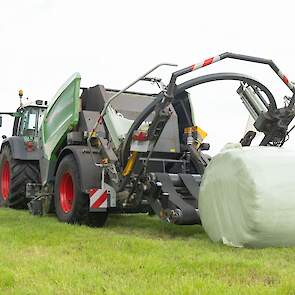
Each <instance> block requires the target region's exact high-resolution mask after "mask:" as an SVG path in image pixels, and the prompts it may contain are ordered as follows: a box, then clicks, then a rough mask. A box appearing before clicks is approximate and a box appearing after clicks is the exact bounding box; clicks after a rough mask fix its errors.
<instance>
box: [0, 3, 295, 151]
mask: <svg viewBox="0 0 295 295" xmlns="http://www.w3.org/2000/svg"><path fill="white" fill-rule="evenodd" d="M294 8H295V4H294V1H252V0H248V1H238V0H236V1H232V0H230V1H226V0H225V1H210V0H206V1H197V0H194V1H187V0H182V1H161V0H156V1H154V0H150V1H131V0H125V1H114V0H108V1H98V0H97V1H91V0H83V1H77V0H59V1H57V0H26V1H23V0H10V1H4V0H0V42H1V43H0V45H1V47H0V95H1V107H0V108H1V111H2V112H4V111H14V110H15V109H16V108H17V106H18V104H19V99H18V95H17V93H18V90H19V89H23V90H24V97H29V98H30V99H45V100H49V101H50V99H51V98H52V97H53V96H54V94H55V92H56V91H57V90H58V88H59V87H60V86H61V85H62V84H63V82H64V81H65V80H67V78H68V77H69V76H70V75H71V74H73V73H74V72H80V73H81V76H82V81H81V86H93V85H96V84H103V85H105V86H106V87H109V88H116V89H121V88H123V87H124V86H126V85H127V84H129V83H130V82H131V81H133V80H134V79H135V78H137V77H138V76H140V75H141V74H143V73H144V72H145V71H147V70H148V69H149V68H151V67H153V66H154V65H155V64H157V63H159V62H172V63H176V64H178V65H179V68H181V67H185V66H188V65H191V64H193V63H197V62H199V61H202V60H203V59H206V58H209V57H211V56H215V55H217V54H220V53H223V52H226V51H231V52H235V53H242V54H247V55H253V56H260V57H265V58H270V59H273V60H274V61H275V62H276V64H277V65H278V66H279V67H280V69H281V70H282V71H283V72H284V73H285V74H286V75H287V77H288V78H289V79H290V80H291V81H292V78H293V79H294V81H295V59H294V53H295V42H294V41H293V39H294V30H293V28H294V16H293V12H294ZM173 70H175V69H174V68H169V67H164V68H162V69H161V70H158V71H157V72H155V74H154V75H155V76H157V77H162V78H163V80H164V81H165V82H168V81H169V77H170V74H171V73H172V71H173ZM213 72H238V73H245V74H250V75H251V76H253V77H255V78H256V79H258V80H260V81H261V82H263V83H264V84H265V85H266V86H267V87H268V88H269V89H270V90H271V91H272V92H273V94H274V96H275V98H276V99H277V101H278V103H279V104H282V102H283V97H284V96H285V95H290V91H289V90H288V88H287V87H286V86H285V85H284V84H283V83H282V82H281V81H280V80H279V79H278V77H277V76H276V75H275V74H274V73H273V72H272V71H271V69H270V68H268V67H267V66H263V65H255V64H252V63H246V62H239V61H231V60H225V61H222V62H219V63H217V64H214V65H211V66H209V67H207V68H204V69H201V70H200V71H195V72H194V73H193V74H190V75H187V76H186V77H185V79H189V78H192V77H197V76H199V75H204V74H208V73H213ZM238 86H239V84H238V83H237V82H228V81H227V82H215V83H210V84H207V85H203V86H198V87H195V88H193V89H191V90H190V92H191V97H192V103H193V107H194V111H195V118H196V123H197V124H198V125H200V127H201V128H203V129H204V130H206V131H207V132H208V138H207V140H206V141H207V142H210V144H211V153H213V154H214V153H216V152H217V151H218V150H220V149H221V148H222V146H223V145H224V144H225V143H227V142H237V141H239V140H240V139H241V137H242V136H243V133H244V130H245V126H246V122H247V118H248V112H247V110H246V109H245V108H244V106H243V105H242V103H241V101H240V98H239V96H238V95H237V94H236V89H237V88H238ZM133 89H134V90H138V89H140V90H144V91H147V92H155V91H157V88H156V87H155V86H154V85H147V84H144V85H139V86H138V87H137V88H133ZM11 122H12V120H11V118H8V117H3V126H2V128H1V129H0V135H3V134H5V135H10V134H11ZM287 146H289V147H293V146H294V147H295V132H294V134H293V138H292V135H291V139H290V141H289V142H288V145H287Z"/></svg>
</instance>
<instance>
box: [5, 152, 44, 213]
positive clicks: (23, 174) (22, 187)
mask: <svg viewBox="0 0 295 295" xmlns="http://www.w3.org/2000/svg"><path fill="white" fill-rule="evenodd" d="M39 177H40V176H39V169H38V165H37V163H35V162H32V161H22V160H15V159H13V158H12V155H11V151H10V148H9V147H8V146H5V147H3V150H2V152H1V156H0V205H1V206H6V207H7V206H9V207H11V208H15V209H23V208H26V207H27V201H26V184H27V183H29V182H30V183H36V182H38V180H39Z"/></svg>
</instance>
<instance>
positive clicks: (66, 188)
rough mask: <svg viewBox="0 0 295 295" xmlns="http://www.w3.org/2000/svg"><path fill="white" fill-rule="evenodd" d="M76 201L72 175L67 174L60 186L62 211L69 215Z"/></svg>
mask: <svg viewBox="0 0 295 295" xmlns="http://www.w3.org/2000/svg"><path fill="white" fill-rule="evenodd" d="M73 200H74V185H73V179H72V176H71V174H70V173H68V172H66V173H65V174H64V175H63V176H62V178H61V181H60V184H59V201H60V206H61V209H62V210H63V211H64V212H65V213H69V212H70V211H71V210H72V207H73Z"/></svg>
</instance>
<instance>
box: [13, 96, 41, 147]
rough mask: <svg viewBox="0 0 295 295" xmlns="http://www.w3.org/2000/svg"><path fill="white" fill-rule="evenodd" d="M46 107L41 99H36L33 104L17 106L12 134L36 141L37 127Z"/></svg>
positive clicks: (25, 139)
mask: <svg viewBox="0 0 295 295" xmlns="http://www.w3.org/2000/svg"><path fill="white" fill-rule="evenodd" d="M46 109H47V104H45V102H43V101H42V100H37V101H36V102H35V103H34V104H29V105H27V106H21V107H19V108H18V109H17V112H16V113H15V116H14V117H15V120H14V124H13V132H12V136H20V137H23V138H24V141H34V142H36V140H37V137H38V129H39V127H40V126H41V122H42V119H43V116H44V114H45V112H46Z"/></svg>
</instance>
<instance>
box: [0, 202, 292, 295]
mask: <svg viewBox="0 0 295 295" xmlns="http://www.w3.org/2000/svg"><path fill="white" fill-rule="evenodd" d="M0 294H21V295H23V294H295V248H285V249H270V248H269V249H260V250H254V249H233V248H229V247H226V246H223V245H219V244H213V243H212V242H210V241H209V239H208V238H207V236H206V234H205V233H204V232H203V230H202V228H201V227H199V226H187V227H180V226H174V225H169V224H165V223H162V222H160V221H159V220H158V219H157V218H156V217H153V218H151V217H149V216H146V215H129V216H122V215H121V216H111V217H110V218H109V220H108V223H107V226H106V227H105V228H102V229H94V228H88V227H84V226H72V225H67V224H62V223H59V222H58V221H57V220H56V219H55V217H42V218H39V217H33V216H31V215H29V214H28V212H25V211H14V210H10V209H3V208H0Z"/></svg>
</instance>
